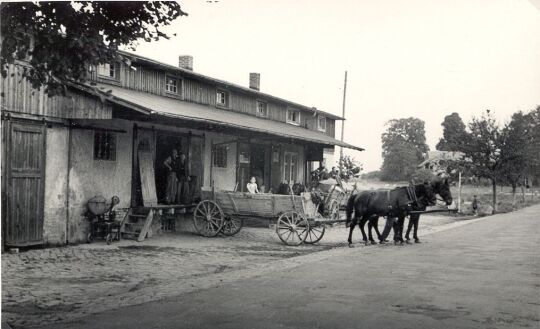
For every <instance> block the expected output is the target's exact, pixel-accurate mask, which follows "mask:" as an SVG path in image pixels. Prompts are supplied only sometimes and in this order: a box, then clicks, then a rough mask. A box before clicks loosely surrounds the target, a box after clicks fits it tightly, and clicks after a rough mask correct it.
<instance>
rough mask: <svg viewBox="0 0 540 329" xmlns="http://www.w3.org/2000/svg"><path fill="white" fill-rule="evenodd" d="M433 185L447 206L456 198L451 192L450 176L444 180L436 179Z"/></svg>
mask: <svg viewBox="0 0 540 329" xmlns="http://www.w3.org/2000/svg"><path fill="white" fill-rule="evenodd" d="M431 186H432V187H433V191H434V192H435V193H436V194H438V195H440V196H441V198H443V200H444V202H445V203H446V205H447V206H449V205H451V204H452V202H453V201H454V200H453V199H452V192H450V184H449V183H448V178H445V179H444V180H436V181H434V182H432V183H431Z"/></svg>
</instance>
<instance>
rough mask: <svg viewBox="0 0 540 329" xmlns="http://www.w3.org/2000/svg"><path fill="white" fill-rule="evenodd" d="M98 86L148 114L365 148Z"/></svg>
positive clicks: (285, 125) (111, 98)
mask: <svg viewBox="0 0 540 329" xmlns="http://www.w3.org/2000/svg"><path fill="white" fill-rule="evenodd" d="M98 88H99V89H100V90H101V91H102V92H105V95H106V99H107V100H109V101H111V102H113V103H117V104H119V105H122V106H124V107H129V108H131V109H133V110H136V111H138V112H142V113H145V114H148V115H162V116H167V117H175V118H179V119H183V120H190V121H197V122H204V123H211V124H215V125H221V126H226V127H230V128H237V129H242V130H247V131H254V132H259V133H265V134H270V135H274V136H279V137H285V138H292V139H297V140H302V141H308V142H312V143H318V144H324V145H336V146H342V147H345V148H350V149H353V150H358V151H363V150H364V149H363V148H361V147H358V146H354V145H351V144H348V143H344V142H341V141H339V140H337V139H335V138H332V137H330V136H328V135H326V134H324V133H321V132H317V131H313V130H309V129H307V128H304V127H299V126H294V125H291V124H288V123H285V122H279V121H273V120H269V119H265V118H259V117H256V116H252V115H247V114H244V113H239V112H234V111H230V110H224V109H220V108H216V107H212V106H209V105H202V104H197V103H192V102H186V101H181V100H177V99H174V98H169V97H165V96H159V95H155V94H150V93H146V92H141V91H137V90H131V89H126V88H122V87H117V86H111V85H102V84H98Z"/></svg>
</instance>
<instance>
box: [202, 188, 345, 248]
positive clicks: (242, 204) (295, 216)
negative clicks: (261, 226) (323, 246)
mask: <svg viewBox="0 0 540 329" xmlns="http://www.w3.org/2000/svg"><path fill="white" fill-rule="evenodd" d="M345 197H346V194H345V193H344V192H343V191H342V190H340V189H339V188H337V187H336V186H332V187H330V188H329V189H328V190H327V191H321V190H319V191H317V192H316V193H310V192H304V193H301V195H294V194H292V193H291V194H290V195H280V194H265V193H260V194H252V193H244V192H228V191H219V192H212V193H211V196H210V197H208V198H207V199H205V200H202V201H201V202H199V204H198V205H197V206H196V207H195V210H194V212H193V224H194V226H195V229H196V230H197V232H199V234H201V235H203V236H206V237H212V236H216V235H218V234H220V233H222V234H224V235H234V234H236V233H238V232H239V231H240V230H241V228H242V226H243V223H244V219H245V218H255V219H263V220H268V221H275V229H276V233H277V235H278V237H279V239H280V240H281V241H283V243H285V244H287V245H300V244H302V243H310V244H311V243H316V242H318V241H319V240H320V239H321V238H322V237H323V235H324V232H325V225H327V224H330V223H336V222H340V221H342V220H341V219H340V216H339V210H340V205H341V202H342V200H343V198H345Z"/></svg>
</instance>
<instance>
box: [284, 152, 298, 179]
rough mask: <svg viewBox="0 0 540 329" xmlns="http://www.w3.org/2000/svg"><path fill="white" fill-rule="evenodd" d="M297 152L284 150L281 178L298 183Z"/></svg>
mask: <svg viewBox="0 0 540 329" xmlns="http://www.w3.org/2000/svg"><path fill="white" fill-rule="evenodd" d="M297 179H298V153H293V152H285V154H284V157H283V180H284V181H287V182H288V183H298V181H297Z"/></svg>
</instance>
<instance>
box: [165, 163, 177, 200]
mask: <svg viewBox="0 0 540 329" xmlns="http://www.w3.org/2000/svg"><path fill="white" fill-rule="evenodd" d="M177 198H178V178H177V177H176V173H175V172H174V171H171V172H170V173H169V175H168V176H167V189H166V190H165V202H166V203H168V204H173V203H175V202H176V200H177Z"/></svg>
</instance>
